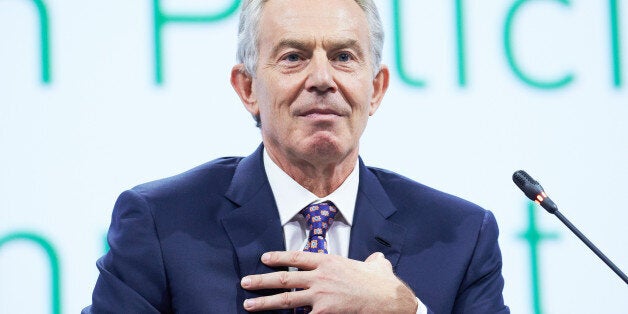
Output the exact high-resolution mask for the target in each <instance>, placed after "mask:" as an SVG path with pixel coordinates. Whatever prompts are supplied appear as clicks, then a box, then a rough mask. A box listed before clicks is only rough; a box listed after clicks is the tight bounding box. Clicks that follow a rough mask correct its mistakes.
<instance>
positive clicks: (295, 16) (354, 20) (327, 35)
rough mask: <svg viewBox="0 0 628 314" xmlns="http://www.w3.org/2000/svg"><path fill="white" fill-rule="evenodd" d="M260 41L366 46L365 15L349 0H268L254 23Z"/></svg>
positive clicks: (367, 39) (366, 24)
mask: <svg viewBox="0 0 628 314" xmlns="http://www.w3.org/2000/svg"><path fill="white" fill-rule="evenodd" d="M258 27H259V29H258V31H259V36H260V38H259V39H260V42H259V43H260V44H264V43H265V42H266V44H268V43H269V41H294V40H297V39H299V40H302V41H308V42H319V43H323V42H338V41H352V42H355V44H356V45H361V46H365V47H366V46H368V42H369V33H368V23H367V20H366V14H365V12H364V11H363V10H362V8H361V7H360V6H359V5H358V4H357V3H356V2H355V1H353V0H296V1H295V0H272V1H268V2H267V3H266V4H265V6H264V8H263V10H262V12H261V16H260V22H259V25H258Z"/></svg>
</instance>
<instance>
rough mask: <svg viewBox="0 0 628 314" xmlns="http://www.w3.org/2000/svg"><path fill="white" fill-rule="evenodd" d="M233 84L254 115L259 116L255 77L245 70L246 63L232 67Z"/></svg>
mask: <svg viewBox="0 0 628 314" xmlns="http://www.w3.org/2000/svg"><path fill="white" fill-rule="evenodd" d="M231 86H233V89H234V90H235V92H236V93H237V94H238V96H240V100H241V101H242V104H244V107H245V108H246V110H247V111H248V112H250V113H251V115H253V117H256V116H259V107H258V106H257V100H256V99H255V97H253V88H252V86H253V78H252V77H251V76H250V75H249V74H247V73H246V71H245V70H244V64H236V65H235V66H233V68H232V69H231Z"/></svg>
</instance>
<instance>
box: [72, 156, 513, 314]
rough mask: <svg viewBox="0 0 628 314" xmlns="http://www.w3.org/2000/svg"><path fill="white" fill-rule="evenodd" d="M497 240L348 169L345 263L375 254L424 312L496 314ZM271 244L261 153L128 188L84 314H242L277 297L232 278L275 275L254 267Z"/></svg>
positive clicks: (500, 306) (453, 203) (379, 174)
mask: <svg viewBox="0 0 628 314" xmlns="http://www.w3.org/2000/svg"><path fill="white" fill-rule="evenodd" d="M497 234H498V230H497V224H496V222H495V218H494V217H493V215H492V214H491V213H490V212H488V211H486V210H484V209H482V208H480V207H478V206H476V205H474V204H471V203H469V202H467V201H464V200H461V199H459V198H456V197H454V196H451V195H448V194H445V193H442V192H439V191H436V190H434V189H431V188H428V187H426V186H423V185H421V184H419V183H416V182H414V181H412V180H410V179H407V178H405V177H402V176H400V175H397V174H395V173H392V172H389V171H386V170H382V169H377V168H370V167H366V166H364V164H363V163H362V161H360V184H359V190H358V197H357V201H356V207H355V215H354V221H353V227H352V229H351V242H350V247H349V257H350V258H352V259H356V260H364V259H366V257H368V256H369V255H370V254H371V253H373V252H382V253H384V254H385V256H386V258H387V259H388V260H389V261H390V262H391V263H392V265H393V267H394V270H395V273H396V274H397V276H399V278H401V279H402V280H404V281H405V282H406V283H407V284H408V285H409V286H410V287H411V288H412V290H414V292H415V293H416V295H417V296H418V297H419V298H420V299H421V301H422V302H423V303H424V304H426V305H427V306H428V308H429V309H430V312H432V311H433V312H435V313H482V314H485V313H508V308H507V307H506V306H505V305H504V302H503V298H502V288H503V284H504V282H503V278H502V275H501V266H502V262H501V255H500V251H499V247H498V244H497ZM283 239H284V236H283V228H282V226H281V223H280V221H279V214H278V211H277V207H276V205H275V200H274V197H273V193H272V191H271V189H270V186H269V183H268V179H267V178H266V174H265V171H264V166H263V158H262V150H261V146H260V148H259V149H257V150H256V151H255V152H254V153H253V154H252V155H250V156H248V157H246V158H236V157H231V158H221V159H217V160H214V161H211V162H208V163H206V164H204V165H201V166H199V167H197V168H194V169H192V170H189V171H187V172H185V173H183V174H180V175H177V176H174V177H171V178H167V179H163V180H159V181H155V182H151V183H147V184H143V185H140V186H137V187H135V188H133V189H131V190H129V191H125V192H124V193H122V194H121V195H120V197H119V199H118V201H117V202H116V205H115V207H114V210H113V215H112V220H111V226H110V229H109V234H108V241H109V245H110V251H109V252H108V253H107V254H106V255H105V256H104V257H102V258H101V259H99V260H98V262H97V267H98V269H99V270H100V275H99V277H98V281H97V283H96V287H95V288H94V293H93V300H92V302H93V303H92V305H91V306H90V307H87V308H86V309H84V313H171V312H177V313H240V312H245V310H244V308H243V306H242V303H243V302H244V299H246V298H253V297H256V296H260V295H267V294H274V293H278V291H277V290H274V291H273V290H268V291H246V290H243V289H242V288H240V279H241V278H242V277H243V276H245V275H250V274H260V273H267V272H272V271H277V270H278V269H272V268H269V267H267V266H265V265H264V264H262V263H261V262H260V257H261V255H262V253H264V252H267V251H282V250H285V245H284V240H283ZM356 288H358V287H356ZM374 310H375V309H374ZM284 312H286V313H291V312H292V311H284Z"/></svg>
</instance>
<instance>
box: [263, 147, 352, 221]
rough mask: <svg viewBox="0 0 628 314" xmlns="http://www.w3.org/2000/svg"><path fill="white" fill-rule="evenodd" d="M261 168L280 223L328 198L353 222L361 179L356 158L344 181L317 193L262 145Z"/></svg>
mask: <svg viewBox="0 0 628 314" xmlns="http://www.w3.org/2000/svg"><path fill="white" fill-rule="evenodd" d="M264 170H265V171H266V176H267V177H268V183H269V184H270V188H271V190H272V191H273V195H274V197H275V202H276V203H277V209H278V210H279V219H280V221H281V225H282V226H283V225H285V224H286V223H288V222H289V221H291V220H292V219H293V218H294V216H295V215H297V214H298V213H299V212H300V211H301V209H303V208H305V207H306V206H307V205H309V204H311V203H320V202H323V201H331V202H333V203H334V205H336V208H338V211H339V212H340V214H341V215H342V218H344V220H345V223H346V224H348V225H349V226H350V225H351V224H352V222H353V212H354V210H355V201H356V199H357V197H358V185H359V182H360V176H359V171H360V170H359V163H358V161H357V160H356V163H355V167H354V168H353V170H352V171H351V173H350V174H349V176H348V177H347V179H345V181H344V182H343V183H342V184H341V185H340V186H339V187H338V188H337V189H336V190H335V191H333V192H332V193H331V194H329V195H327V196H325V197H318V196H316V195H314V194H313V193H312V192H310V191H308V190H307V189H306V188H304V187H303V186H301V185H300V184H299V183H297V182H296V181H294V179H292V178H291V177H290V176H289V175H288V174H287V173H285V172H284V171H283V170H282V169H281V168H279V166H278V165H277V164H275V162H274V161H273V160H272V159H271V158H270V156H269V155H268V153H267V152H266V149H264Z"/></svg>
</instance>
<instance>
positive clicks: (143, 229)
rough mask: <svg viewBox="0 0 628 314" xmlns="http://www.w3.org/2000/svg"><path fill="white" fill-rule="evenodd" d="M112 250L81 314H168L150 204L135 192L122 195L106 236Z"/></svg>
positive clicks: (100, 263) (101, 261)
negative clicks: (89, 300) (90, 302)
mask: <svg viewBox="0 0 628 314" xmlns="http://www.w3.org/2000/svg"><path fill="white" fill-rule="evenodd" d="M107 241H108V242H109V246H110V250H109V252H107V254H106V255H105V256H103V257H102V258H100V259H99V260H98V261H97V262H96V266H97V267H98V270H99V271H100V274H99V276H98V280H97V282H96V287H95V288H94V292H93V295H92V305H91V306H89V307H87V308H85V309H84V310H83V312H82V313H167V312H171V310H170V296H169V295H168V289H167V279H166V274H165V270H164V265H163V259H162V252H161V246H160V242H159V238H158V235H157V231H156V229H155V222H154V219H153V215H152V211H151V208H150V204H149V203H148V202H147V201H146V200H145V199H144V198H143V197H142V195H141V194H139V193H138V192H136V191H133V190H129V191H126V192H124V193H122V194H121V195H120V197H119V198H118V200H117V202H116V205H115V207H114V210H113V215H112V218H111V226H110V227H109V233H108V234H107Z"/></svg>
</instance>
